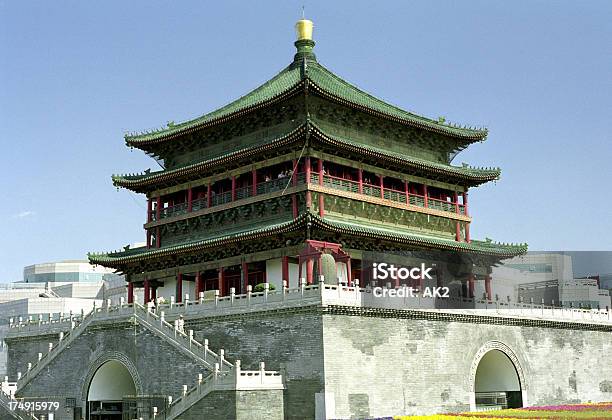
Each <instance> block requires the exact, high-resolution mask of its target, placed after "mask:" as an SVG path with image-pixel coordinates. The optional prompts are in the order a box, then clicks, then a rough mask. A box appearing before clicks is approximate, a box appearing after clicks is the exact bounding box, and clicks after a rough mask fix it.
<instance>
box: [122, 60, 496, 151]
mask: <svg viewBox="0 0 612 420" xmlns="http://www.w3.org/2000/svg"><path fill="white" fill-rule="evenodd" d="M306 80H308V84H309V86H311V87H312V90H313V91H314V92H315V93H318V94H320V95H321V96H324V97H328V98H329V99H331V100H336V101H338V102H341V103H343V104H346V105H348V106H353V107H358V108H361V109H364V110H365V111H366V112H370V113H374V114H379V115H381V116H384V117H388V118H391V119H394V120H396V121H399V122H402V123H405V124H408V125H411V126H415V127H419V128H423V129H425V130H431V131H435V132H439V133H442V134H445V135H448V136H451V137H456V138H460V139H464V140H468V141H478V140H483V139H484V138H485V137H486V136H487V130H486V129H475V128H467V127H459V126H455V125H451V124H447V123H443V122H440V121H436V120H433V119H430V118H426V117H422V116H419V115H416V114H413V113H411V112H408V111H404V110H402V109H400V108H398V107H396V106H393V105H390V104H388V103H386V102H384V101H382V100H381V99H378V98H376V97H374V96H372V95H370V94H368V93H366V92H364V91H363V90H361V89H359V88H357V87H356V86H354V85H352V84H350V83H348V82H347V81H345V80H343V79H341V78H340V77H338V76H336V75H335V74H334V73H332V72H331V71H329V70H327V69H326V68H325V67H324V66H322V65H321V64H319V63H318V62H316V61H314V60H311V59H309V60H307V65H306V66H303V62H302V61H296V62H293V63H292V64H291V65H289V66H287V67H286V68H284V69H283V70H282V71H281V72H280V73H278V74H277V75H276V76H274V77H273V78H272V79H270V80H269V81H267V82H266V83H264V84H263V85H261V86H259V87H258V88H256V89H255V90H253V91H251V92H249V93H247V94H246V95H244V96H242V97H241V98H239V99H237V100H235V101H233V102H231V103H229V104H228V105H226V106H224V107H222V108H219V109H217V110H215V111H213V112H211V113H208V114H205V115H203V116H201V117H198V118H195V119H193V120H190V121H186V122H183V123H180V124H174V125H170V126H168V127H166V128H163V129H160V130H156V131H152V132H147V133H140V134H128V135H126V137H125V140H126V143H127V144H128V145H130V146H134V147H145V146H146V145H147V144H153V143H158V142H162V141H165V140H167V139H170V138H172V137H174V136H175V135H179V134H183V133H187V132H190V131H191V130H193V129H196V128H198V127H202V126H205V125H207V124H208V123H213V122H219V121H221V120H224V119H226V118H230V117H232V116H235V115H238V114H240V113H241V112H242V111H247V110H251V109H253V108H257V107H260V106H265V105H266V104H268V103H270V102H273V101H275V100H277V99H281V98H284V97H287V96H291V95H292V94H294V93H295V92H297V91H299V90H300V89H301V90H302V91H303V86H304V85H305V81H306Z"/></svg>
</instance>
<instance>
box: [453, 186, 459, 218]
mask: <svg viewBox="0 0 612 420" xmlns="http://www.w3.org/2000/svg"><path fill="white" fill-rule="evenodd" d="M453 199H454V200H455V213H457V214H459V195H458V194H457V191H455V192H454V194H453Z"/></svg>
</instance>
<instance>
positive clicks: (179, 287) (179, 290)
mask: <svg viewBox="0 0 612 420" xmlns="http://www.w3.org/2000/svg"><path fill="white" fill-rule="evenodd" d="M182 301H183V273H178V274H177V275H176V302H177V303H180V302H182Z"/></svg>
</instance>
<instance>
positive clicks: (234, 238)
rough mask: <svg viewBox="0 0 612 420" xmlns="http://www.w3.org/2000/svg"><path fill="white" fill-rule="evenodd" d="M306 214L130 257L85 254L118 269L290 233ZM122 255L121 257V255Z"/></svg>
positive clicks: (114, 254) (94, 261)
mask: <svg viewBox="0 0 612 420" xmlns="http://www.w3.org/2000/svg"><path fill="white" fill-rule="evenodd" d="M307 217H308V216H307V214H306V213H305V214H302V215H301V216H299V217H298V218H296V219H294V220H291V221H289V222H283V223H279V224H277V225H272V226H266V227H264V228H260V229H255V230H251V231H247V232H240V233H236V234H231V235H226V236H220V237H218V238H213V239H203V240H201V241H197V242H190V243H187V244H181V245H174V246H169V247H167V248H158V249H152V250H146V251H145V250H144V249H143V252H138V253H134V252H133V250H132V255H130V254H129V253H128V255H125V254H126V253H125V252H121V251H120V252H112V253H102V254H87V257H88V258H89V262H90V263H91V264H99V265H102V266H105V267H111V268H120V267H121V266H123V265H126V264H131V263H134V262H139V261H146V260H151V259H156V258H164V257H168V256H173V255H177V254H185V253H190V252H198V251H203V250H206V249H209V248H214V247H217V246H223V245H228V244H232V243H237V242H241V241H246V240H254V239H260V238H265V237H269V236H273V235H279V234H283V233H287V232H292V231H295V230H297V229H298V228H300V227H301V226H303V225H304V223H303V222H304V221H305V219H306V218H307ZM122 254H123V255H122Z"/></svg>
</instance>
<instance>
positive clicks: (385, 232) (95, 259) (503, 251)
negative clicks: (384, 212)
mask: <svg viewBox="0 0 612 420" xmlns="http://www.w3.org/2000/svg"><path fill="white" fill-rule="evenodd" d="M309 222H311V223H312V225H313V227H316V228H319V229H321V230H325V231H332V232H337V233H341V234H348V235H358V236H365V237H370V238H374V239H381V240H388V241H391V242H398V243H401V244H406V245H414V246H421V247H426V248H434V249H441V250H449V251H465V252H472V253H477V254H483V255H491V256H495V257H512V256H516V255H521V254H524V253H525V252H527V244H518V245H516V244H500V243H496V242H487V241H472V242H471V243H466V242H457V241H454V240H452V239H446V238H441V237H436V236H429V235H424V234H420V233H415V232H413V231H409V230H406V229H401V228H398V227H397V226H393V227H392V228H391V227H384V226H379V225H373V224H370V225H367V224H364V223H360V222H359V221H346V220H341V219H334V218H328V217H325V218H321V217H319V216H318V215H316V214H312V213H302V214H301V215H300V216H298V217H297V218H296V219H294V220H291V221H287V222H281V223H275V224H270V225H267V226H264V227H260V228H255V229H244V228H242V229H239V230H235V231H231V230H228V231H225V232H224V233H223V234H217V235H215V236H211V237H208V238H206V239H202V240H199V241H195V242H188V243H184V244H179V245H172V246H167V247H161V248H152V249H147V248H146V247H141V248H134V249H128V250H124V251H114V252H109V253H90V254H88V257H89V261H90V262H91V263H92V264H100V265H103V266H108V267H113V268H117V267H119V266H121V265H124V264H129V263H132V262H136V261H140V260H151V259H155V258H163V257H167V256H170V255H175V254H184V253H185V254H186V253H190V252H197V251H201V250H204V249H207V248H211V247H215V246H223V245H224V244H227V243H234V242H239V241H244V240H253V239H258V238H261V237H266V236H271V235H277V234H280V233H285V232H291V231H296V230H298V229H302V228H305V227H306V224H307V223H309Z"/></svg>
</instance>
